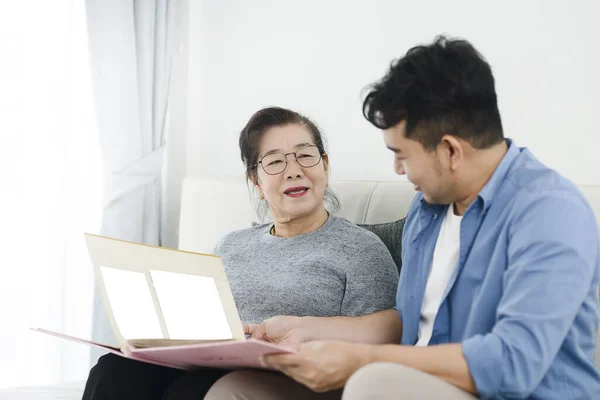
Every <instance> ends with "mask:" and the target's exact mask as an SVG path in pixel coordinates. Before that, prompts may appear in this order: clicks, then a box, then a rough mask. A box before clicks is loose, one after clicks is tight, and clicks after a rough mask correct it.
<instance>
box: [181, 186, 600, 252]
mask: <svg viewBox="0 0 600 400" xmlns="http://www.w3.org/2000/svg"><path fill="white" fill-rule="evenodd" d="M330 186H331V188H332V189H333V191H334V192H335V194H336V195H337V196H338V198H339V199H340V203H341V208H340V210H339V212H338V213H337V215H339V216H341V217H344V218H346V219H348V220H349V221H352V222H354V223H357V224H376V223H382V222H391V221H395V220H397V219H400V218H402V217H404V216H406V212H407V211H408V207H409V206H410V202H411V200H412V198H413V197H414V195H415V190H414V186H413V185H412V184H410V183H408V182H404V181H396V182H377V181H332V182H330ZM580 189H581V191H582V192H583V194H584V195H585V196H586V198H587V199H588V201H589V202H590V204H591V206H592V208H593V209H594V212H595V214H596V220H597V221H599V222H598V225H599V226H600V186H580ZM252 222H259V217H258V216H257V214H256V210H255V204H254V203H253V201H252V200H251V189H249V188H248V186H247V185H246V183H245V181H244V180H242V179H240V180H229V181H226V180H206V179H201V178H193V177H188V178H186V179H185V181H184V183H183V192H182V198H181V214H180V223H179V248H180V249H182V250H190V251H198V252H204V253H207V252H208V253H210V252H211V251H212V250H213V248H214V246H215V244H216V243H217V241H218V240H219V238H221V237H222V236H223V235H225V234H227V233H228V232H231V231H233V230H236V229H243V228H247V227H249V226H251V224H252Z"/></svg>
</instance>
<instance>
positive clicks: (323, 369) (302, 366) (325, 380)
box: [262, 341, 373, 392]
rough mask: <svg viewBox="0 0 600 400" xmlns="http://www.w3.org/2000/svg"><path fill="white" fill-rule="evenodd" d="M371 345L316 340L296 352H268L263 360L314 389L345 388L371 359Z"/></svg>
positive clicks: (316, 390) (320, 390)
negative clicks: (271, 353) (272, 353)
mask: <svg viewBox="0 0 600 400" xmlns="http://www.w3.org/2000/svg"><path fill="white" fill-rule="evenodd" d="M372 347H373V346H372V345H365V344H353V343H345V342H335V341H313V342H306V343H302V344H301V345H300V346H299V347H298V352H297V353H295V354H274V355H268V356H265V357H264V358H263V359H262V362H263V365H264V366H265V367H267V368H272V369H275V370H278V371H281V372H283V373H284V374H286V375H287V376H289V377H290V378H292V379H294V380H295V381H297V382H299V383H301V384H303V385H305V386H306V387H308V388H309V389H311V390H313V391H315V392H327V391H330V390H335V389H340V388H342V387H343V386H344V385H345V384H346V381H348V379H349V378H350V376H351V375H352V374H353V373H354V372H355V371H356V370H358V369H359V368H361V367H362V366H364V365H367V364H368V363H369V362H371V348H372Z"/></svg>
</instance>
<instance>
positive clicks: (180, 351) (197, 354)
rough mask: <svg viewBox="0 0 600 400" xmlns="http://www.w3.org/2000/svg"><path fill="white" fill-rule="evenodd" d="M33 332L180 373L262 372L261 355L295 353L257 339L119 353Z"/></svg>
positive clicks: (114, 350) (40, 330) (46, 332)
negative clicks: (217, 370)
mask: <svg viewBox="0 0 600 400" xmlns="http://www.w3.org/2000/svg"><path fill="white" fill-rule="evenodd" d="M32 330H34V331H36V332H40V333H44V334H47V335H51V336H55V337H59V338H61V339H67V340H71V341H74V342H77V343H83V344H87V345H90V346H96V347H100V348H102V349H104V350H106V351H109V352H111V353H113V354H117V355H119V356H122V357H126V358H130V359H133V360H138V361H142V362H147V363H149V364H156V365H162V366H165V367H171V368H177V369H183V370H192V369H195V368H198V367H213V368H224V369H238V368H260V369H264V367H263V366H262V365H261V363H260V357H261V356H264V355H267V354H276V353H293V352H294V351H293V350H291V349H289V348H286V347H282V346H278V345H275V344H272V343H269V342H264V341H261V340H256V339H247V340H232V341H227V342H215V343H201V344H191V345H182V346H166V347H151V348H134V347H131V346H127V347H126V348H125V349H123V350H124V351H122V350H121V349H119V348H118V347H115V346H109V345H105V344H101V343H96V342H92V341H89V340H85V339H80V338H76V337H73V336H69V335H64V334H62V333H56V332H52V331H48V330H45V329H32Z"/></svg>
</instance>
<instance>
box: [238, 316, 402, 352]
mask: <svg viewBox="0 0 600 400" xmlns="http://www.w3.org/2000/svg"><path fill="white" fill-rule="evenodd" d="M244 329H245V332H246V333H247V334H252V337H253V338H255V339H261V340H267V341H269V342H273V343H279V344H282V345H291V346H296V345H297V344H299V343H302V342H307V341H310V340H341V341H346V342H354V343H371V344H384V343H399V342H400V338H401V337H402V321H401V320H400V317H399V316H398V313H397V312H396V310H393V309H392V310H384V311H379V312H376V313H373V314H368V315H363V316H360V317H290V316H279V317H274V318H270V319H268V320H266V321H264V322H263V323H261V324H260V325H248V326H246V327H245V328H244Z"/></svg>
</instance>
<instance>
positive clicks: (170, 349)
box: [34, 234, 293, 370]
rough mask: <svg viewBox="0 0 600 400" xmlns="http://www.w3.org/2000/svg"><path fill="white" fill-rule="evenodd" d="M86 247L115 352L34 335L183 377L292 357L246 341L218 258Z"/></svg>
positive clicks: (117, 244) (108, 245) (122, 245)
mask: <svg viewBox="0 0 600 400" xmlns="http://www.w3.org/2000/svg"><path fill="white" fill-rule="evenodd" d="M85 239H86V243H87V247H88V250H89V253H90V258H91V261H92V264H93V267H94V271H95V279H96V283H97V287H98V290H99V291H100V293H101V295H102V299H103V302H104V306H105V308H106V312H107V315H108V319H109V321H110V323H111V326H112V330H113V332H114V334H115V337H116V338H117V341H118V346H112V345H107V344H102V343H96V342H92V341H89V340H85V339H80V338H76V337H72V336H68V335H64V334H61V333H57V332H51V331H48V330H45V329H39V328H38V329H34V330H35V331H38V332H41V333H45V334H50V335H53V336H57V337H60V338H63V339H68V340H73V341H76V342H80V343H85V344H89V345H92V346H99V347H101V348H103V349H105V350H106V351H109V352H112V353H115V354H118V355H121V356H123V357H126V358H131V359H134V360H139V361H143V362H147V363H151V364H157V365H163V366H167V367H172V368H178V369H185V370H190V369H195V368H198V367H217V368H262V366H261V364H260V357H261V356H263V355H266V354H272V353H289V352H292V351H293V350H291V349H287V348H285V347H281V346H278V345H275V344H272V343H268V342H264V341H260V340H255V339H246V337H245V335H244V331H243V326H242V323H241V321H240V317H239V315H238V312H237V309H236V307H235V302H234V299H233V295H232V293H231V289H230V287H229V283H228V281H227V276H226V275H225V269H224V268H223V263H222V262H221V259H220V258H219V257H217V256H213V255H209V254H201V253H192V252H187V251H180V250H173V249H168V248H162V247H155V246H148V245H143V244H138V243H132V242H127V241H123V240H117V239H112V238H108V237H103V236H98V235H92V234H85Z"/></svg>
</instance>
